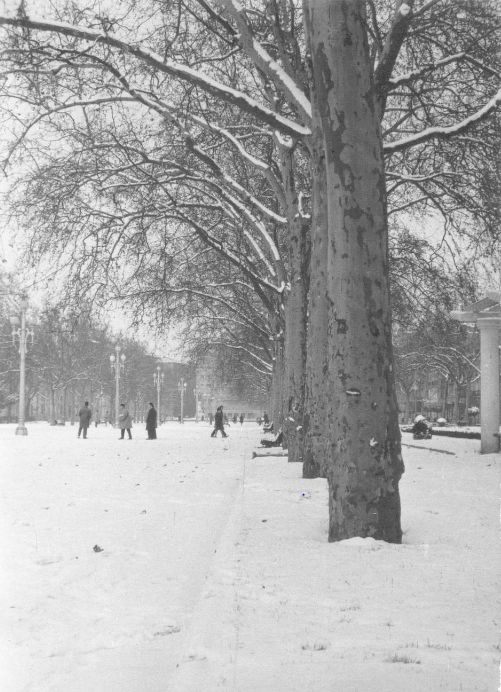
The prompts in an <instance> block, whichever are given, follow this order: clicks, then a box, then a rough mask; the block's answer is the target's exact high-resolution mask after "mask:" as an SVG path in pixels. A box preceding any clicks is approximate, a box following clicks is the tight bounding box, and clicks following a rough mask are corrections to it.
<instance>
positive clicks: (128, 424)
mask: <svg viewBox="0 0 501 692" xmlns="http://www.w3.org/2000/svg"><path fill="white" fill-rule="evenodd" d="M118 424H119V426H120V430H121V435H120V438H119V439H120V440H123V439H124V436H125V431H126V430H127V433H128V435H129V440H132V433H131V431H130V429H131V428H132V418H131V415H130V413H129V412H128V410H127V409H126V408H125V404H120V415H119V416H118Z"/></svg>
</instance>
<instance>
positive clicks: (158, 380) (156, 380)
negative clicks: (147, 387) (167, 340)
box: [153, 365, 165, 422]
mask: <svg viewBox="0 0 501 692" xmlns="http://www.w3.org/2000/svg"><path fill="white" fill-rule="evenodd" d="M164 377H165V376H164V373H163V371H162V369H161V367H160V366H159V365H157V371H156V372H154V373H153V384H154V385H155V387H156V388H157V418H158V421H159V422H160V421H161V418H160V390H161V389H162V385H163V383H164Z"/></svg>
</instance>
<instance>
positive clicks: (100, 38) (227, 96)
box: [0, 15, 310, 139]
mask: <svg viewBox="0 0 501 692" xmlns="http://www.w3.org/2000/svg"><path fill="white" fill-rule="evenodd" d="M0 26H13V27H23V28H26V29H37V30H39V31H43V32H55V33H58V34H62V35H64V36H74V37H75V38H80V39H83V40H84V41H91V42H93V43H96V44H104V45H107V46H110V47H113V48H119V49H120V50H122V51H124V52H126V53H129V54H131V55H134V56H135V57H136V58H138V59H140V60H142V61H143V62H145V63H147V64H148V65H150V66H151V67H154V68H155V69H157V70H159V72H162V73H164V74H169V75H171V76H173V77H177V78H178V79H181V80H182V81H184V82H188V83H190V84H195V85H196V86H198V87H200V88H201V89H202V90H204V91H206V92H208V93H210V94H212V95H213V96H216V97H217V98H220V99H222V100H223V101H226V102H227V103H230V104H231V105H234V106H238V107H239V108H241V109H242V110H244V111H245V112H246V113H249V114H250V115H253V116H254V117H255V118H257V119H258V120H259V121H261V122H264V123H267V124H268V125H270V126H271V127H273V128H276V129H277V130H279V131H280V132H284V133H285V134H287V135H289V136H291V137H293V138H295V139H298V138H302V137H304V136H306V135H309V134H310V130H309V128H307V127H304V126H303V125H299V124H298V123H295V122H294V121H293V120H290V119H289V118H286V117H284V116H281V115H279V114H277V113H275V112H274V111H272V110H271V109H270V108H268V107H267V106H264V105H263V104H260V103H258V102H257V101H256V100H255V99H253V98H251V97H250V96H248V95H247V94H245V93H243V92H242V91H238V90H237V89H233V88H231V87H228V86H226V85H225V84H222V83H221V82H217V81H216V80H214V79H212V78H211V77H209V76H207V75H205V74H203V73H202V72H198V71H197V70H194V69H192V68H190V67H186V66H185V65H181V64H180V63H177V62H175V61H174V60H170V59H168V58H166V59H165V60H164V59H163V58H162V56H161V55H159V54H157V53H155V52H154V51H152V50H150V49H148V48H142V47H140V46H139V45H136V44H133V43H129V42H127V41H122V40H120V39H118V38H115V37H113V36H110V35H109V34H105V33H102V32H99V31H93V30H91V29H87V28H85V27H79V26H74V25H72V24H67V23H65V22H57V21H50V22H47V21H43V20H40V19H30V18H29V17H17V16H8V15H0Z"/></svg>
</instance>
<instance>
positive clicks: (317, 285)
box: [303, 16, 327, 478]
mask: <svg viewBox="0 0 501 692" xmlns="http://www.w3.org/2000/svg"><path fill="white" fill-rule="evenodd" d="M306 20H307V16H306ZM310 150H311V164H312V165H311V179H312V205H311V262H310V290H309V296H308V331H307V353H306V377H305V413H304V417H303V433H304V445H303V478H317V477H318V476H325V470H324V469H322V468H321V462H322V459H325V456H326V454H325V441H326V428H327V417H326V405H327V397H326V395H327V388H326V387H325V377H326V374H327V295H326V285H327V217H326V211H327V205H326V173H325V156H324V142H323V133H322V126H321V121H320V117H319V111H318V106H317V103H316V99H315V93H313V94H312V135H311V140H310Z"/></svg>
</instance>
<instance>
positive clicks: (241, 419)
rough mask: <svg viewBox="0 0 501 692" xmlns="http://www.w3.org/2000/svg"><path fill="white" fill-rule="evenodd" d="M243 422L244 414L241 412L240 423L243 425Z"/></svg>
mask: <svg viewBox="0 0 501 692" xmlns="http://www.w3.org/2000/svg"><path fill="white" fill-rule="evenodd" d="M243 424H244V414H243V413H241V414H240V425H243Z"/></svg>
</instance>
